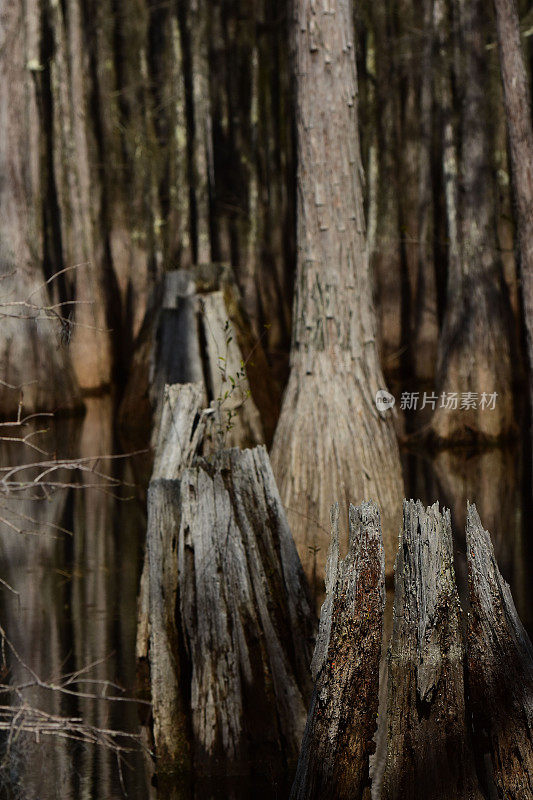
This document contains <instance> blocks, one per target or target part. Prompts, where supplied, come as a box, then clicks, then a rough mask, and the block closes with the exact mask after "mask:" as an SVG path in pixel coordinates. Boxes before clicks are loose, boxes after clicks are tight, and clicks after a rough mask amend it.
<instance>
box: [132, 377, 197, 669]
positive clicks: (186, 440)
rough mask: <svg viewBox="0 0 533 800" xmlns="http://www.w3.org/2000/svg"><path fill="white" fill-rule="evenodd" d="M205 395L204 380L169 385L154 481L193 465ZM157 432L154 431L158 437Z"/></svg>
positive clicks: (144, 586) (142, 654) (142, 602)
mask: <svg viewBox="0 0 533 800" xmlns="http://www.w3.org/2000/svg"><path fill="white" fill-rule="evenodd" d="M204 410H205V395H204V388H203V384H202V383H186V384H176V385H174V386H165V390H164V393H163V400H162V411H161V421H160V425H159V429H158V431H157V446H156V449H155V458H154V466H153V471H152V480H156V479H158V478H162V479H167V480H173V479H178V478H179V477H180V476H181V473H182V472H183V470H184V469H185V468H186V467H188V466H190V464H191V461H192V458H193V457H194V456H195V454H196V453H197V452H198V450H199V449H200V447H201V440H202V433H203V430H204V426H205V416H204V414H203V412H204ZM155 435H156V431H155V430H154V437H155ZM149 584H150V579H149V551H148V548H146V550H145V554H144V562H143V569H142V574H141V581H140V586H139V601H138V615H137V640H136V657H137V662H138V664H139V662H141V661H146V660H147V659H148V650H149V642H150V614H149Z"/></svg>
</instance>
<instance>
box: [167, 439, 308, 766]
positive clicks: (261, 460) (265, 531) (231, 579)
mask: <svg viewBox="0 0 533 800" xmlns="http://www.w3.org/2000/svg"><path fill="white" fill-rule="evenodd" d="M178 564H179V587H178V593H179V605H178V608H179V621H180V625H181V630H182V636H183V640H182V644H183V647H184V649H185V652H186V657H187V660H188V663H189V665H190V672H189V674H190V684H189V685H188V686H187V687H185V686H183V689H184V690H186V692H187V695H188V696H189V697H190V702H191V714H192V729H193V737H194V747H193V753H194V766H195V771H196V773H197V775H198V776H200V775H201V776H203V777H208V776H210V775H217V774H218V775H228V774H242V775H246V774H249V773H250V771H252V772H253V774H254V775H264V774H266V775H270V776H278V777H279V776H280V775H281V776H282V775H283V773H284V770H285V766H286V764H287V762H288V763H289V764H290V763H291V762H292V763H294V762H295V760H296V757H297V753H298V748H299V745H300V741H301V737H302V734H303V730H304V726H305V717H306V713H305V709H306V703H307V701H308V699H309V695H310V690H311V679H310V674H309V663H310V660H311V648H312V644H313V615H312V613H311V611H310V607H309V602H308V598H307V592H306V587H305V579H304V575H303V572H302V568H301V565H300V562H299V559H298V554H297V552H296V549H295V547H294V543H293V541H292V537H291V534H290V531H289V527H288V525H287V521H286V517H285V514H284V511H283V507H282V505H281V502H280V498H279V494H278V491H277V488H276V485H275V482H274V477H273V474H272V471H271V468H270V464H269V461H268V455H267V453H266V450H265V449H264V448H256V449H254V450H245V451H239V450H228V451H222V452H220V453H219V454H218V455H217V457H216V458H215V461H214V462H213V464H208V463H206V462H204V463H203V464H200V465H199V466H197V467H195V468H193V469H189V470H186V471H185V473H184V475H183V478H182V481H181V488H180V493H179V534H178Z"/></svg>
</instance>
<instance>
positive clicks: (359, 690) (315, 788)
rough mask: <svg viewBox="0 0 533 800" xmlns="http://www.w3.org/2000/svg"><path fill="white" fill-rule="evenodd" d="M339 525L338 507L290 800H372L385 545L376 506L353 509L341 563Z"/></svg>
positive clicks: (333, 510) (370, 504)
mask: <svg viewBox="0 0 533 800" xmlns="http://www.w3.org/2000/svg"><path fill="white" fill-rule="evenodd" d="M338 520H339V507H338V504H337V505H336V506H334V507H333V509H332V512H331V522H332V538H331V544H330V548H329V554H328V560H327V565H326V591H327V596H326V600H325V601H324V605H323V606H322V613H321V616H320V628H319V634H318V639H317V645H316V648H315V653H314V656H313V666H312V669H313V674H314V675H315V676H316V682H315V688H314V691H313V697H312V700H311V706H310V709H309V716H308V720H307V725H306V729H305V734H304V738H303V742H302V748H301V752H300V758H299V761H298V767H297V771H296V777H295V780H294V784H293V787H292V792H291V800H312V799H313V798H317V800H318V798H321V800H328V799H329V800H344V798H346V800H348V798H350V800H352V798H361V797H363V796H368V797H369V796H370V795H369V756H370V754H371V753H372V752H373V748H374V743H373V741H372V737H373V736H374V733H375V730H376V724H377V723H376V716H377V710H378V683H379V660H380V652H381V634H382V622H383V608H384V605H385V562H384V554H383V542H382V535H381V525H380V519H379V512H378V509H377V506H376V505H375V504H374V503H363V504H362V505H361V506H358V507H357V508H354V506H350V548H349V551H348V554H347V556H346V558H345V559H344V560H339V528H338Z"/></svg>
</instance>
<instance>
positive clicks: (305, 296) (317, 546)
mask: <svg viewBox="0 0 533 800" xmlns="http://www.w3.org/2000/svg"><path fill="white" fill-rule="evenodd" d="M292 36H293V44H294V47H295V49H296V64H295V69H296V79H297V80H296V84H297V100H296V120H297V133H298V153H299V162H298V211H297V214H298V228H297V239H298V262H297V278H296V286H295V304H294V321H293V340H292V348H291V373H290V378H289V383H288V387H287V389H286V393H285V397H284V401H283V407H282V411H281V417H280V420H279V423H278V427H277V430H276V435H275V439H274V444H273V448H272V462H273V469H274V473H275V475H276V479H277V481H278V485H279V487H280V492H281V496H282V499H283V503H284V505H285V508H286V510H287V513H288V515H289V521H290V524H291V529H292V531H293V535H294V538H295V541H296V544H297V547H298V550H299V553H300V556H301V558H302V562H303V564H304V568H305V570H306V572H307V575H308V577H309V578H310V580H311V581H312V582H313V583H315V584H316V585H317V587H318V586H321V584H322V575H323V570H324V565H325V561H326V551H327V542H328V534H327V520H328V514H329V508H330V505H331V499H332V498H333V497H339V498H340V499H341V504H342V505H345V506H347V503H348V502H349V501H350V500H354V501H360V500H362V499H364V498H374V499H375V500H376V501H377V502H378V504H379V506H380V509H381V513H382V527H383V533H384V539H385V552H386V561H387V564H388V568H389V570H390V569H391V567H392V560H393V549H394V542H395V541H396V536H397V524H398V519H397V514H398V509H399V507H400V501H401V495H402V479H401V471H400V462H399V456H398V446H397V443H396V439H395V436H394V431H393V427H392V423H391V420H390V418H389V419H387V418H385V417H382V416H381V415H380V413H378V411H377V409H376V407H375V405H374V396H375V394H376V392H377V391H378V389H380V388H383V384H384V381H383V376H382V373H381V368H380V365H379V360H378V355H377V347H376V341H375V320H374V309H373V306H372V299H371V287H370V277H369V270H368V257H367V251H366V241H365V224H364V215H363V205H362V193H361V169H362V167H361V161H360V154H359V137H358V132H357V109H356V94H357V82H356V71H355V55H354V45H355V42H354V30H353V20H352V7H351V3H350V2H349V1H348V0H331V2H329V3H328V4H327V6H324V7H322V6H321V7H320V8H318V7H315V6H314V5H313V4H312V3H311V2H309V0H300V1H299V2H297V3H296V4H295V17H294V19H293V21H292ZM387 413H389V414H390V412H387ZM345 535H346V534H345V533H344V536H345Z"/></svg>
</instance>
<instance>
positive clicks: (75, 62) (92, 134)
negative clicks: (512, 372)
mask: <svg viewBox="0 0 533 800" xmlns="http://www.w3.org/2000/svg"><path fill="white" fill-rule="evenodd" d="M44 11H45V15H46V16H45V24H46V25H47V26H48V28H49V38H50V42H49V49H50V52H49V53H48V54H47V58H50V59H51V61H50V67H49V80H50V90H49V91H50V97H49V103H50V106H51V108H50V115H51V126H52V127H51V131H50V134H49V135H50V137H51V142H52V152H51V158H52V159H53V160H52V164H51V165H50V169H51V170H52V171H53V178H52V179H53V181H54V191H55V194H56V197H57V218H56V220H55V224H56V226H57V227H58V234H57V235H58V237H59V240H60V244H59V246H60V251H59V252H58V253H56V258H58V259H59V261H58V262H57V261H56V263H54V264H53V265H52V266H53V268H54V269H55V270H59V269H61V268H63V267H72V266H74V265H78V266H76V269H74V270H72V271H71V272H69V273H67V275H66V278H67V281H68V287H70V290H69V288H68V287H67V293H68V298H62V299H68V300H70V299H75V301H76V305H74V306H72V309H71V310H72V318H73V322H74V327H73V329H72V342H71V360H72V364H73V367H74V370H75V372H76V376H77V378H78V382H79V384H80V386H81V387H82V389H86V390H94V389H100V388H102V387H104V386H108V385H109V384H110V382H111V373H112V368H113V356H112V349H111V336H110V331H109V328H108V316H107V308H108V302H109V292H110V290H111V287H110V285H109V277H110V275H109V270H108V266H109V265H108V263H107V261H106V258H107V256H106V252H105V223H104V219H103V203H104V198H103V196H102V190H103V187H102V181H101V174H100V170H99V169H95V164H98V163H99V154H98V135H97V134H98V131H97V130H96V129H95V127H96V126H97V125H98V119H97V117H95V113H94V111H95V108H94V102H93V97H94V93H95V92H97V87H95V86H94V79H95V78H96V76H95V75H94V66H93V65H94V58H95V57H96V54H95V47H96V44H95V42H94V37H93V35H92V32H93V26H92V25H91V27H90V28H89V29H87V27H86V22H87V19H86V16H85V11H86V9H85V7H84V6H83V5H82V4H81V3H80V2H79V0H74V2H72V3H71V4H70V5H69V8H68V13H65V8H64V6H62V5H61V3H57V4H53V3H50V4H48V3H45V4H44ZM45 75H48V71H47V72H46V73H45ZM67 315H68V314H67Z"/></svg>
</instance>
